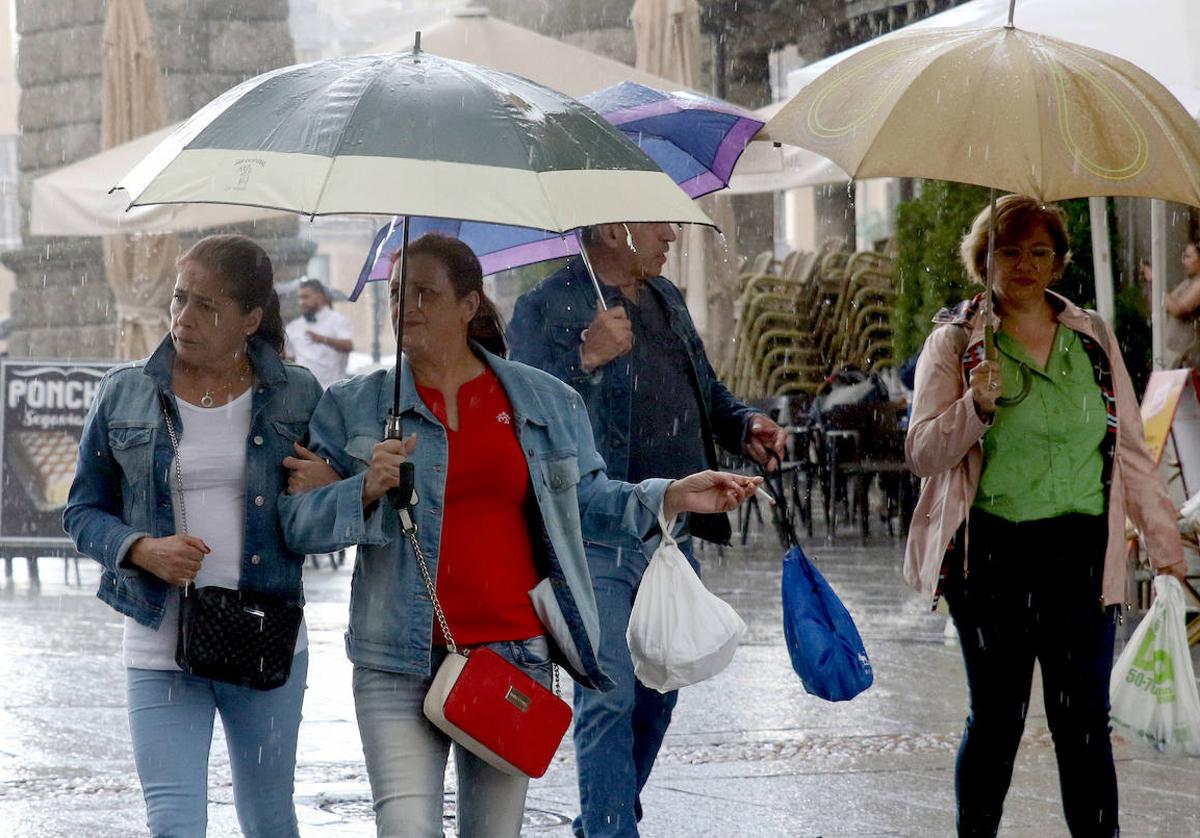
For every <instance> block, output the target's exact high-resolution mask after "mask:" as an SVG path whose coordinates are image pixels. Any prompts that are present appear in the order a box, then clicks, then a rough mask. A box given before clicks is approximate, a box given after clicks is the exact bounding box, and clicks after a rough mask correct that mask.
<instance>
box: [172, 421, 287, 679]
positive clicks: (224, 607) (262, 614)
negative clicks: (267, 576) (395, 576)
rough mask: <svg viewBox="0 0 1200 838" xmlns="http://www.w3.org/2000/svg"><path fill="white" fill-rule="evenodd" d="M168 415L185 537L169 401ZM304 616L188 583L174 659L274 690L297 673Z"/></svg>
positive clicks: (271, 601) (268, 597)
mask: <svg viewBox="0 0 1200 838" xmlns="http://www.w3.org/2000/svg"><path fill="white" fill-rule="evenodd" d="M163 415H164V416H166V419H167V433H168V434H169V435H170V437H171V448H172V449H174V451H175V485H176V488H177V490H178V494H179V497H178V503H179V519H180V523H181V524H182V525H183V527H182V529H183V534H185V535H186V534H187V510H186V509H185V508H184V503H183V469H182V466H181V465H180V458H179V439H178V437H177V436H176V435H175V424H174V422H172V421H171V414H170V412H169V411H168V410H167V407H166V405H163ZM303 616H304V609H303V608H301V607H300V606H299V605H298V604H296V603H294V602H291V601H289V600H288V599H286V598H284V597H280V596H274V595H272V594H263V593H259V592H257V591H244V590H235V589H232V588H219V587H217V586H215V585H209V586H205V587H203V588H197V587H196V586H195V585H193V584H192V583H190V582H189V583H188V585H187V587H185V588H184V589H183V591H181V592H180V596H179V635H178V639H177V641H176V644H175V663H177V664H178V665H179V668H180V669H182V670H183V671H184V672H186V673H188V674H189V675H195V676H197V677H199V678H212V679H213V680H215V681H225V682H226V683H230V684H237V685H239V686H243V687H253V688H254V689H256V690H273V689H275V688H276V687H281V686H283V685H284V684H285V683H287V679H288V675H289V674H290V673H291V671H292V658H293V657H294V656H295V650H296V636H297V634H298V633H299V631H300V620H301V619H302V618H303Z"/></svg>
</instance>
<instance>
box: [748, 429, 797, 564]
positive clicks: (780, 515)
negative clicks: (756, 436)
mask: <svg viewBox="0 0 1200 838" xmlns="http://www.w3.org/2000/svg"><path fill="white" fill-rule="evenodd" d="M767 456H768V457H769V458H770V459H771V460H774V461H775V471H774V472H770V471H767V467H766V466H764V465H762V464H761V463H755V465H756V466H757V467H758V473H759V474H761V475H762V479H763V483H762V485H763V489H764V490H765V491H766V493H767V494H768V495H770V496H771V499H772V500H773V501H775V506H774V507H773V508H772V510H771V511H772V512H773V513H774V515H775V526H776V527H777V528H778V529H779V534H780V537H781V538H782V540H783V542H784V544H785V545H787V546H788V547H792V546H794V545H797V544H799V543H800V539H799V538H797V536H796V528H795V526H794V525H793V524H792V515H791V511H790V510H789V509H788V504H787V491H786V490H785V489H784V484H783V458H782V457H780V456H779V455H778V454H776V453H775V452H774V451H772V450H771V449H770V448H768V449H767Z"/></svg>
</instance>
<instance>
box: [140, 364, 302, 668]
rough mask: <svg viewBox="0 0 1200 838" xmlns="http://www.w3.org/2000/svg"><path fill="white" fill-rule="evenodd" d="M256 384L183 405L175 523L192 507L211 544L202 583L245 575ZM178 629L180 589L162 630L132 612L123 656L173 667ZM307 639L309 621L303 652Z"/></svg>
mask: <svg viewBox="0 0 1200 838" xmlns="http://www.w3.org/2000/svg"><path fill="white" fill-rule="evenodd" d="M253 392H254V388H253V387H251V388H250V389H249V390H247V391H246V392H245V393H242V395H240V396H238V397H237V398H236V399H234V400H233V401H231V402H230V403H229V404H227V405H223V406H221V407H213V408H204V407H197V406H196V405H192V404H188V403H187V402H185V401H183V400H182V399H179V400H177V401H178V404H179V414H180V419H181V420H182V422H183V435H182V437H180V439H179V460H180V463H181V467H182V471H183V504H180V502H179V496H178V488H177V485H176V482H175V464H174V462H173V461H172V463H171V474H170V485H171V498H172V503H173V505H174V507H175V530H176V532H183V518H182V514H181V513H182V509H183V508H184V507H186V509H187V531H188V533H189V534H191V535H195V536H198V537H199V538H201V539H203V541H204V543H205V544H207V545H208V546H209V549H210V550H212V552H211V553H209V554H208V555H207V556H205V557H204V561H203V563H202V564H201V565H200V572H199V573H197V574H196V587H197V588H203V587H205V586H206V585H217V586H220V587H222V588H236V587H237V586H238V582H239V580H240V579H241V567H242V548H243V546H244V537H245V526H246V437H247V436H249V434H250V408H251V394H252V393H253ZM178 631H179V589H178V588H172V589H171V591H170V592H169V593H168V594H167V602H166V613H165V614H164V615H163V621H162V624H161V625H160V626H159V628H158V630H157V631H155V630H154V629H150V628H147V627H146V626H143V625H142V624H141V623H138V622H137V621H136V620H134V619H132V618H130V617H126V618H125V637H124V643H123V658H124V661H125V666H127V667H132V668H136V669H174V670H178V669H179V667H178V666H176V665H175V643H176V639H177V637H178ZM307 646H308V634H307V631H306V629H305V625H304V623H303V622H301V624H300V634H299V636H298V637H297V638H296V651H297V652H300V651H302V650H303V649H304V648H306V647H307Z"/></svg>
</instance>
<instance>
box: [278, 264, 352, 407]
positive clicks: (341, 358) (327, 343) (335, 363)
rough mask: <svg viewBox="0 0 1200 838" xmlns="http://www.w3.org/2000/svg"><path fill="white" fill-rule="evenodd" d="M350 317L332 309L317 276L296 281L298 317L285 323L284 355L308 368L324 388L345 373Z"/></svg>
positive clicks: (350, 337)
mask: <svg viewBox="0 0 1200 838" xmlns="http://www.w3.org/2000/svg"><path fill="white" fill-rule="evenodd" d="M353 336H354V332H353V329H352V327H351V326H350V320H349V318H347V317H346V316H345V315H343V314H338V313H337V312H336V311H334V310H333V306H332V305H331V304H330V301H329V292H327V291H326V290H325V286H324V285H322V284H321V280H319V279H306V280H303V281H302V282H301V283H300V317H297V318H296V319H295V320H293V321H292V322H291V323H288V325H287V355H288V357H289V358H291V359H292V360H294V361H295V362H296V363H298V364H301V365H303V366H306V367H308V368H309V370H311V371H312V374H313V375H315V376H316V377H317V381H319V382H321V386H322V387H325V388H328V387H329V385H330V384H332V383H333V382H335V381H340V380H342V379H343V378H345V377H346V366H347V364H348V363H349V362H350V352H351V350H353V349H354V340H353Z"/></svg>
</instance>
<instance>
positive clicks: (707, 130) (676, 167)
mask: <svg viewBox="0 0 1200 838" xmlns="http://www.w3.org/2000/svg"><path fill="white" fill-rule="evenodd" d="M579 101H581V102H583V103H584V104H585V105H587V106H588V107H589V108H591V109H592V110H594V111H596V112H597V113H599V114H600V115H601V116H603V117H604V118H605V119H607V120H608V121H609V122H611V123H612V124H613V125H616V126H617V127H618V128H620V129H621V130H622V131H623V132H624V133H625V134H626V136H628V137H629V138H630V139H632V140H633V141H634V142H635V143H637V145H638V147H639V148H640V149H642V151H644V152H646V153H647V154H648V155H650V157H651V158H653V160H654V162H655V163H657V164H658V165H659V166H661V167H662V170H663V171H664V172H666V173H667V174H668V175H670V176H671V180H673V181H675V182H676V183H678V184H679V186H680V188H681V189H683V191H684V192H686V193H687V194H688V195H690V196H691V197H693V198H699V197H700V196H701V195H707V194H708V193H710V192H715V191H717V190H718V189H724V188H725V187H726V186H728V185H729V178H730V176H731V175H732V173H733V167H734V165H735V164H736V163H737V161H738V158H739V157H741V155H742V152H743V151H744V150H745V149H746V146H747V144H748V143H749V142H750V140H751V139H752V138H753V137H754V135H755V134H757V133H758V132H759V130H761V129H762V127H763V124H764V122H765V120H761V119H758V118H757V117H756V116H755V115H754V114H752V113H750V112H749V111H745V110H743V109H741V108H739V107H737V106H735V105H731V104H729V103H728V102H724V101H722V100H720V99H714V98H712V97H709V96H703V95H701V94H699V93H689V92H687V91H682V90H680V91H675V92H673V93H667V92H665V91H662V90H658V89H656V88H653V87H647V86H646V85H643V84H638V83H636V82H622V83H621V84H617V85H613V86H612V87H606V88H604V89H603V90H597V91H596V92H595V93H589V94H588V95H586V96H582V97H580V99H579Z"/></svg>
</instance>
